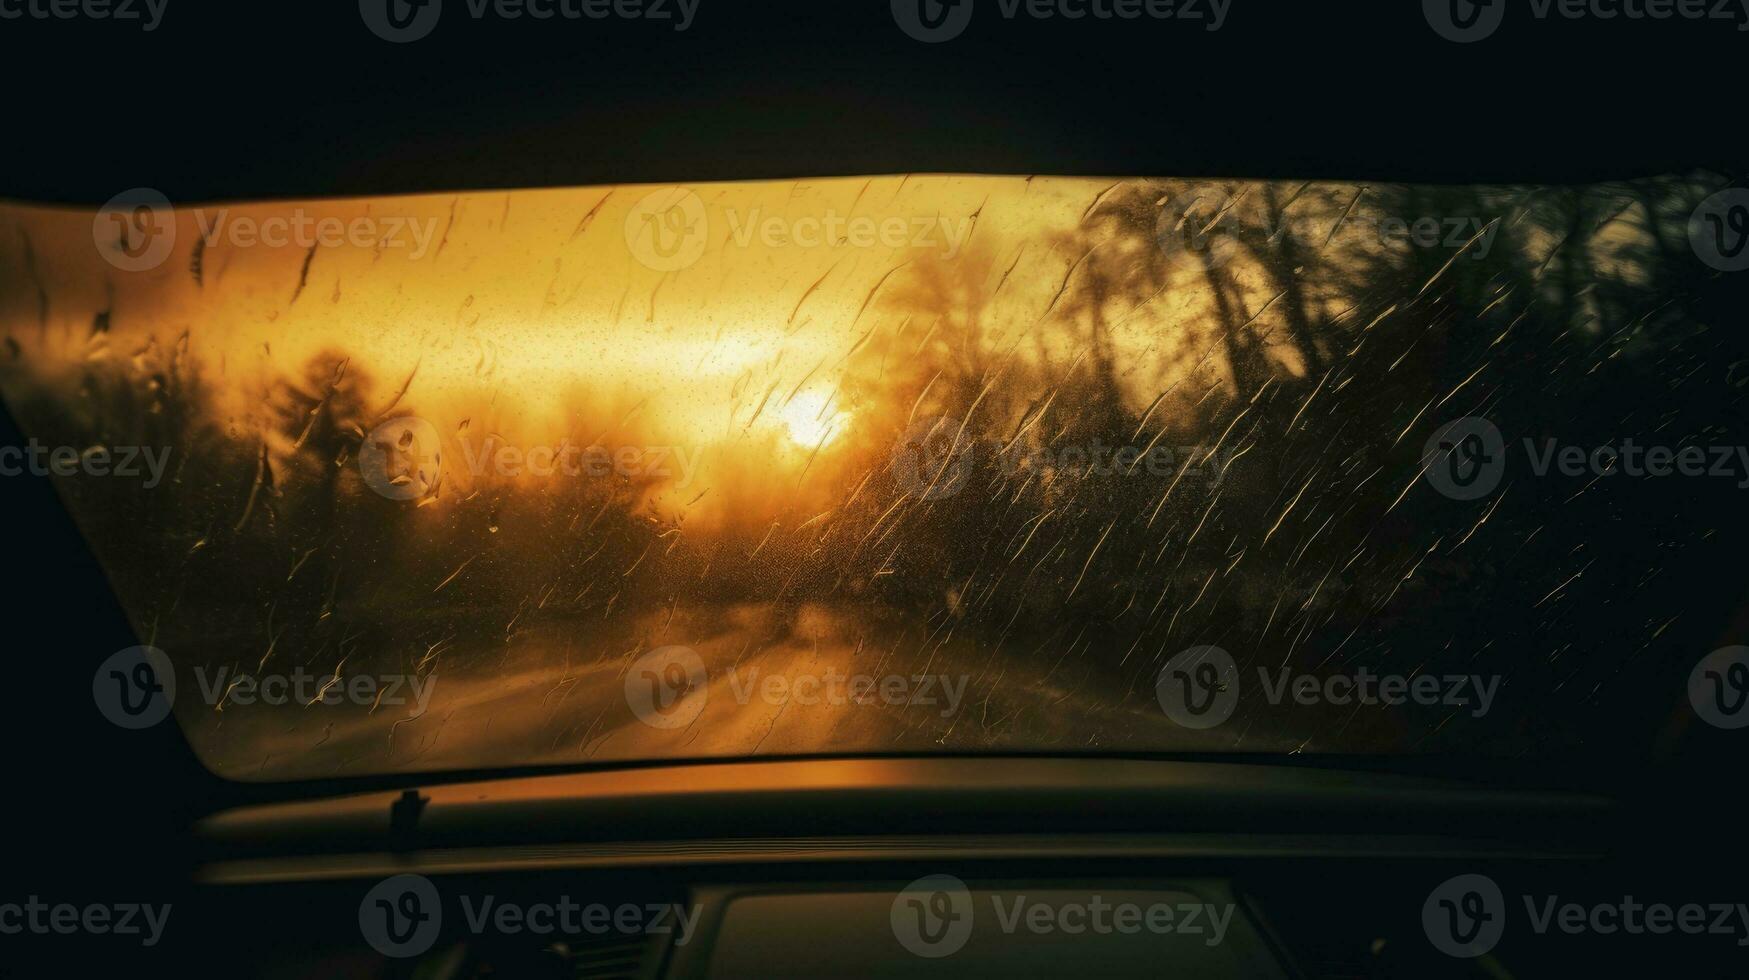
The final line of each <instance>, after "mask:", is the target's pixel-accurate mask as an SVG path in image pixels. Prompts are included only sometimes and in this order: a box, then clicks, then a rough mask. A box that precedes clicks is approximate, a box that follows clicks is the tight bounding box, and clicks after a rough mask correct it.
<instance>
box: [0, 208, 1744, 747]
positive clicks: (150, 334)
mask: <svg viewBox="0 0 1749 980" xmlns="http://www.w3.org/2000/svg"><path fill="white" fill-rule="evenodd" d="M1746 199H1749V194H1746V192H1743V191H1740V190H1731V189H1729V188H1728V186H1727V183H1726V182H1725V181H1723V180H1720V179H1716V178H1713V177H1711V176H1708V175H1704V174H1700V175H1692V176H1681V177H1675V176H1673V177H1669V178H1662V179H1649V180H1643V181H1636V182H1632V183H1622V184H1609V185H1598V186H1591V187H1527V186H1499V187H1429V186H1402V185H1384V184H1374V185H1370V186H1362V185H1359V184H1350V183H1333V182H1331V183H1325V182H1311V183H1307V182H1301V181H1291V182H1263V181H1258V182H1241V181H1222V182H1215V181H1194V180H1176V179H1126V180H1113V179H1084V178H1062V177H1044V176H1037V177H1025V176H953V175H910V176H904V175H894V176H877V177H872V178H833V179H819V180H802V181H787V180H786V181H771V182H746V183H701V184H696V185H691V186H665V187H653V186H616V187H594V188H577V189H565V190H528V191H514V192H508V193H507V192H482V193H465V194H455V195H445V196H424V197H407V198H379V199H370V200H335V201H302V202H279V203H249V204H215V205H208V206H197V205H186V204H178V205H176V206H174V207H172V206H171V205H170V204H169V202H166V201H163V200H162V199H161V198H158V197H156V196H155V195H153V194H151V193H149V192H138V193H135V194H132V195H124V196H123V197H121V198H118V199H117V201H116V202H114V203H112V204H111V205H110V206H109V207H107V208H105V209H102V210H101V211H97V212H93V211H90V210H86V211H75V210H70V209H55V208H41V207H34V206H5V207H3V208H0V330H3V331H4V334H5V337H6V348H7V349H6V350H5V351H4V352H0V392H3V394H4V397H5V399H6V403H7V406H8V408H9V409H10V411H11V412H12V413H13V414H14V416H15V417H16V418H17V420H18V421H19V423H20V426H21V428H22V429H23V431H24V432H25V433H26V434H27V435H28V436H29V437H30V440H29V445H28V446H27V447H25V451H24V452H22V453H14V454H13V455H12V456H11V457H9V458H8V459H7V460H5V461H4V462H5V463H6V464H7V465H8V466H9V467H10V469H11V472H26V471H27V472H30V473H35V474H38V475H41V476H43V477H44V478H47V479H50V480H52V481H54V483H55V485H56V486H57V488H58V490H59V492H60V494H61V497H62V499H63V500H64V501H65V502H66V504H67V507H68V509H69V511H70V512H71V514H72V516H73V517H74V519H75V520H76V522H77V523H78V525H79V527H80V529H81V531H82V533H83V534H84V535H85V537H86V539H87V540H88V541H89V543H90V545H91V547H92V549H93V551H94V553H95V554H96V556H97V558H98V560H99V561H100V562H101V564H102V565H103V567H104V569H105V571H106V573H107V574H108V576H109V579H110V581H111V582H112V583H113V586H114V589H115V591H116V594H117V596H118V597H119V599H120V601H121V603H122V606H123V607H124V608H125V610H126V612H127V614H128V615H129V617H130V619H131V621H132V623H133V625H134V627H135V629H136V631H137V633H138V635H139V638H140V642H141V643H142V644H145V645H149V646H150V647H152V648H155V649H156V650H159V651H162V653H163V655H164V657H166V658H167V661H168V663H169V664H170V665H172V667H171V669H172V670H173V674H174V676H173V678H168V679H169V680H170V681H171V683H170V684H169V685H167V686H168V687H169V688H170V690H169V692H168V693H169V694H171V695H173V714H174V717H175V719H176V722H177V723H178V724H180V725H181V726H182V728H183V729H184V731H185V732H186V734H187V736H188V739H189V741H190V743H191V744H192V747H193V748H194V750H195V751H196V753H197V754H198V755H199V756H200V758H201V759H202V761H203V762H204V763H205V764H206V765H207V766H208V767H209V768H210V769H212V770H213V771H215V772H217V773H219V774H222V775H225V776H227V777H231V778H234V779H242V780H289V779H302V778H313V777H327V776H336V775H340V776H346V775H365V774H381V773H389V772H405V771H431V770H454V769H472V768H484V767H509V766H526V765H536V764H541V765H549V764H588V763H599V762H607V761H614V760H647V759H673V758H701V757H725V756H732V757H745V756H756V755H757V756H764V755H798V754H799V755H807V754H824V753H881V752H998V751H1027V752H1032V751H1051V752H1150V753H1152V752H1225V751H1232V752H1255V753H1341V754H1347V753H1368V754H1386V755H1390V754H1398V753H1416V754H1428V753H1467V754H1475V755H1485V756H1503V757H1513V758H1519V757H1525V756H1538V755H1545V754H1547V755H1553V754H1556V753H1564V752H1573V751H1579V752H1590V753H1605V754H1607V753H1623V754H1631V753H1635V752H1641V751H1646V749H1645V748H1644V747H1646V746H1649V745H1651V744H1652V743H1653V742H1654V741H1655V739H1656V738H1657V737H1658V736H1659V735H1660V733H1661V732H1664V731H1665V729H1666V726H1667V725H1668V724H1669V723H1670V719H1671V718H1672V717H1677V716H1680V715H1681V712H1680V711H1679V709H1685V705H1686V700H1687V693H1688V692H1689V682H1690V679H1691V676H1693V677H1699V678H1702V679H1703V680H1706V679H1708V678H1710V679H1711V682H1713V683H1715V684H1716V685H1722V686H1721V687H1720V696H1721V697H1724V698H1727V699H1728V698H1730V697H1734V696H1740V695H1741V694H1742V693H1743V692H1744V691H1745V690H1749V683H1744V682H1743V679H1742V678H1741V677H1740V676H1738V675H1737V674H1735V673H1733V672H1732V671H1731V670H1729V669H1716V670H1713V671H1712V672H1711V673H1710V674H1709V673H1707V672H1706V671H1705V670H1702V669H1699V668H1697V665H1699V664H1701V663H1702V661H1703V659H1705V658H1707V657H1708V655H1709V654H1713V652H1714V651H1716V650H1718V649H1719V648H1720V647H1721V646H1722V645H1724V642H1725V641H1724V639H1723V637H1724V636H1725V635H1726V634H1727V632H1728V627H1729V625H1730V623H1731V622H1732V620H1733V617H1740V616H1741V612H1740V610H1741V608H1742V599H1743V592H1744V588H1743V582H1742V581H1741V566H1740V558H1741V555H1742V554H1743V553H1744V545H1745V541H1746V537H1749V535H1746V534H1745V530H1746V529H1745V521H1746V519H1745V514H1746V512H1749V509H1746V508H1745V507H1744V506H1743V501H1744V499H1745V497H1744V492H1745V491H1744V488H1745V486H1749V450H1745V449H1743V448H1741V447H1743V446H1744V445H1745V442H1744V437H1745V433H1744V431H1743V428H1744V415H1743V408H1744V396H1745V386H1746V385H1749V359H1746V358H1749V351H1746V349H1749V343H1746V341H1745V339H1744V331H1743V329H1742V324H1741V322H1740V320H1741V316H1740V314H1741V306H1740V305H1739V304H1738V303H1737V302H1735V301H1734V298H1733V297H1728V296H1727V295H1726V294H1725V293H1724V292H1723V290H1724V289H1725V287H1726V286H1727V285H1732V286H1733V287H1734V288H1740V287H1735V286H1734V284H1735V280H1733V279H1732V278H1731V277H1732V276H1733V274H1735V273H1737V271H1738V270H1740V269H1742V268H1743V267H1744V266H1749V254H1745V248H1744V245H1745V236H1746V235H1749V207H1746V206H1745V200H1746ZM1727 300H1732V301H1730V302H1727ZM15 519H18V518H17V516H16V515H15ZM89 653H91V654H93V655H94V657H93V659H94V660H100V659H102V657H103V656H105V655H108V654H109V653H111V651H90V652H89ZM1738 662H1740V660H1739V661H1738ZM1727 666H1728V665H1727ZM1733 678H1734V679H1735V684H1736V686H1735V687H1731V684H1732V683H1733ZM100 679H101V678H100ZM1648 692H1650V693H1651V694H1652V696H1650V697H1648V696H1647V694H1648ZM1733 692H1734V693H1733ZM1666 695H1667V696H1666ZM1648 702H1650V704H1649V706H1648Z"/></svg>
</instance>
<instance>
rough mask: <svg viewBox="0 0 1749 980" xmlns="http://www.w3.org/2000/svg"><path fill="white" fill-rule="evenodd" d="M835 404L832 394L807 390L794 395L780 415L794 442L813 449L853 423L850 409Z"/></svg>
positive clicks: (827, 442) (835, 436)
mask: <svg viewBox="0 0 1749 980" xmlns="http://www.w3.org/2000/svg"><path fill="white" fill-rule="evenodd" d="M833 408H834V406H833V404H832V396H831V395H828V394H826V393H823V392H818V391H805V392H802V393H801V394H799V395H797V396H795V397H794V398H792V399H790V400H789V404H787V405H785V406H784V407H783V409H782V410H781V411H780V412H778V415H777V418H778V421H779V422H781V423H783V430H784V434H785V435H787V436H789V439H790V441H791V442H793V443H795V444H796V445H797V446H800V447H801V448H803V449H807V450H810V451H812V450H813V449H814V448H815V447H817V446H824V445H827V444H829V443H831V442H833V441H834V440H836V439H837V438H838V437H839V436H841V435H843V434H844V430H845V429H846V428H847V427H848V426H849V424H850V413H849V412H838V411H832V409H833Z"/></svg>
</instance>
